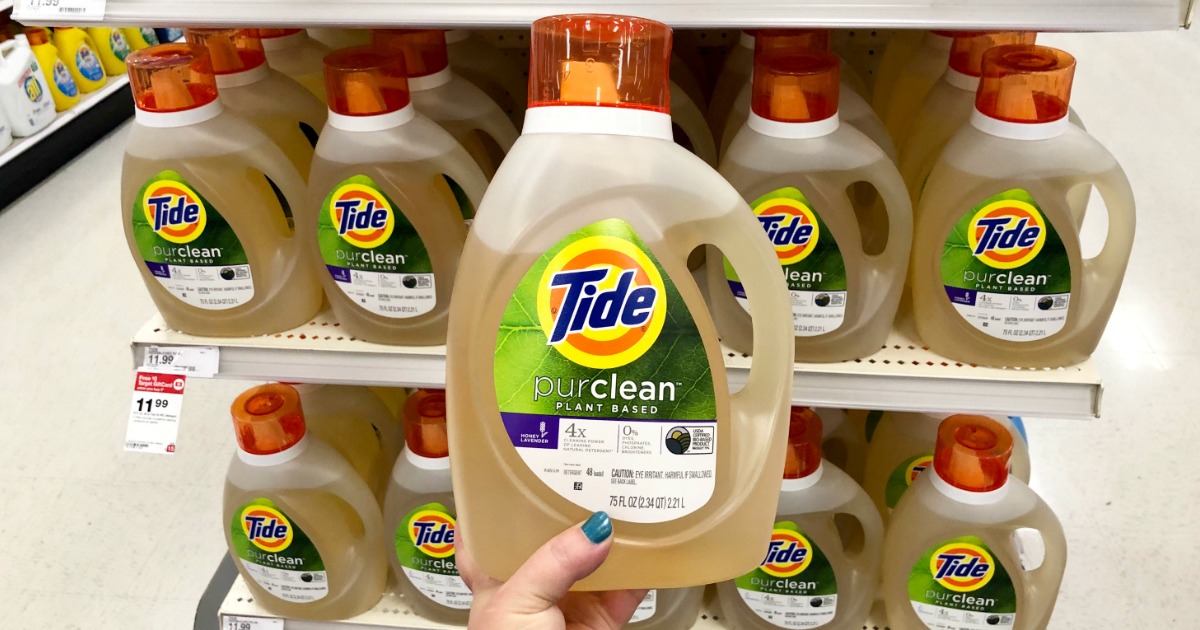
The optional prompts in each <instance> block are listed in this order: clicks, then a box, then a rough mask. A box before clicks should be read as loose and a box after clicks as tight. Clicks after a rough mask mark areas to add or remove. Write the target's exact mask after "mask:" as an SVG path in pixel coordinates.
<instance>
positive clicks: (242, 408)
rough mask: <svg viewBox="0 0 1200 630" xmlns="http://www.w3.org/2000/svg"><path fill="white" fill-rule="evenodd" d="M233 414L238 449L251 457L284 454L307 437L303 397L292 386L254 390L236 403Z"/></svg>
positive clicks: (275, 384)
mask: <svg viewBox="0 0 1200 630" xmlns="http://www.w3.org/2000/svg"><path fill="white" fill-rule="evenodd" d="M230 412H231V413H232V414H233V428H234V430H235V431H237V441H238V448H240V449H242V450H243V451H245V452H247V453H250V454H251V455H271V454H273V453H281V452H283V451H286V450H287V449H289V448H291V447H293V446H295V445H296V444H297V443H298V442H300V438H302V437H304V433H305V428H304V410H303V409H301V407H300V394H299V393H298V392H297V391H296V389H295V388H294V387H292V386H291V385H284V384H283V383H269V384H267V385H259V386H258V387H252V388H250V389H248V390H246V391H244V392H242V393H241V395H240V396H238V397H237V398H236V399H235V400H234V401H233V407H232V408H231V409H230Z"/></svg>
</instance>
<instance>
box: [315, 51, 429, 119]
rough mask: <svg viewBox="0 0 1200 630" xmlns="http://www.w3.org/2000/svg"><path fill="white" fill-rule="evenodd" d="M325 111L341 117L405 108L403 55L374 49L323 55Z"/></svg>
mask: <svg viewBox="0 0 1200 630" xmlns="http://www.w3.org/2000/svg"><path fill="white" fill-rule="evenodd" d="M325 93H326V94H327V95H329V109H330V111H332V112H334V113H335V114H342V115H344V116H374V115H377V114H386V113H389V112H395V111H400V110H401V109H404V107H405V106H406V105H408V103H409V101H410V99H409V94H408V79H407V78H406V77H405V73H404V56H403V55H402V54H399V53H395V52H389V51H385V50H383V49H382V48H378V47H375V46H355V47H353V48H343V49H341V50H335V51H334V52H331V53H329V54H328V55H325Z"/></svg>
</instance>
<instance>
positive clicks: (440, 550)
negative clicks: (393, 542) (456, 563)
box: [408, 510, 455, 558]
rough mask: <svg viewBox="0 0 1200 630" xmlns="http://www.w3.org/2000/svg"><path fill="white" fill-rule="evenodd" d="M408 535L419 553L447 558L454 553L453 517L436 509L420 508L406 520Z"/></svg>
mask: <svg viewBox="0 0 1200 630" xmlns="http://www.w3.org/2000/svg"><path fill="white" fill-rule="evenodd" d="M408 537H409V539H410V540H412V542H413V546H415V547H416V548H417V549H419V550H421V553H423V554H425V555H427V556H430V557H433V558H449V557H450V556H453V555H454V538H455V526H454V517H453V516H450V515H449V514H446V513H445V512H439V511H438V510H421V511H420V512H417V513H416V514H414V515H413V516H412V518H410V519H409V520H408Z"/></svg>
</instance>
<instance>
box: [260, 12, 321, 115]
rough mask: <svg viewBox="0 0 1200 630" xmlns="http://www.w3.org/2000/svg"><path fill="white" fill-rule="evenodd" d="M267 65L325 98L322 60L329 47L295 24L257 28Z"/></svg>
mask: <svg viewBox="0 0 1200 630" xmlns="http://www.w3.org/2000/svg"><path fill="white" fill-rule="evenodd" d="M258 36H259V37H260V38H262V45H263V52H265V53H266V54H267V65H269V66H271V69H272V70H278V71H279V72H282V73H283V74H285V75H287V76H288V77H290V78H291V79H292V80H293V81H295V82H296V83H299V84H300V85H303V86H304V88H305V89H307V90H308V91H309V92H312V93H313V96H315V97H317V98H318V99H320V101H321V102H322V103H324V102H325V69H324V66H323V65H322V61H323V60H324V59H325V55H328V54H329V52H330V49H329V47H328V46H326V45H325V44H322V43H321V42H319V41H317V40H315V39H313V38H311V37H309V36H308V32H306V31H305V30H304V29H299V28H260V29H258Z"/></svg>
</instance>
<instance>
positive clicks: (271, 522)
mask: <svg viewBox="0 0 1200 630" xmlns="http://www.w3.org/2000/svg"><path fill="white" fill-rule="evenodd" d="M241 523H242V531H243V532H245V533H246V539H247V540H249V541H250V542H251V543H252V544H253V545H254V546H255V547H258V548H259V549H262V550H263V551H272V552H280V551H283V550H285V549H287V548H288V547H289V546H290V545H291V544H292V538H293V536H294V532H293V528H292V524H291V523H290V522H288V519H287V517H286V516H284V515H283V512H280V511H279V510H276V509H275V508H272V507H267V506H265V505H247V506H246V508H245V509H244V510H242V518H241Z"/></svg>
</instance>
